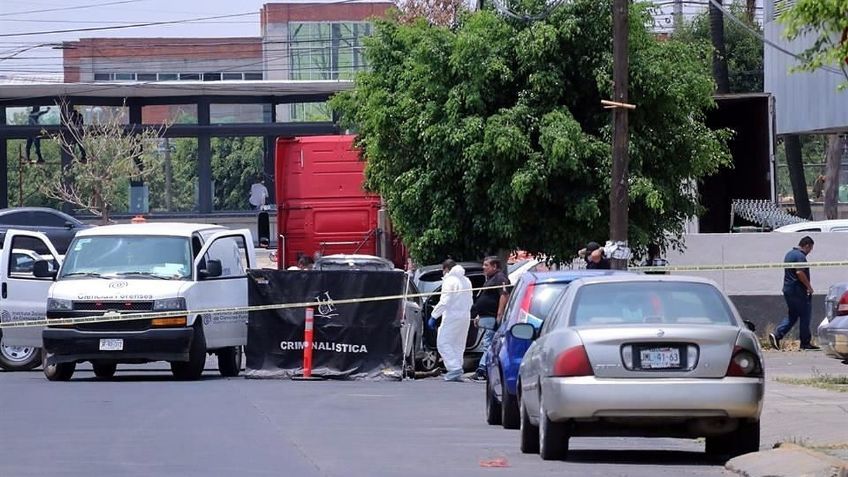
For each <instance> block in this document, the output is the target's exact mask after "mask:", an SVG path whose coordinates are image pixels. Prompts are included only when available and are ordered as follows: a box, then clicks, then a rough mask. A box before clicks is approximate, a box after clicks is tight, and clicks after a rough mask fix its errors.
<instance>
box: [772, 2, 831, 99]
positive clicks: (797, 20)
mask: <svg viewBox="0 0 848 477" xmlns="http://www.w3.org/2000/svg"><path fill="white" fill-rule="evenodd" d="M778 21H779V22H780V23H782V24H783V25H784V27H785V28H786V30H785V32H784V34H785V35H786V38H788V39H790V40H795V39H798V38H802V37H804V36H807V35H810V36H812V37H813V38H814V40H813V43H812V45H811V46H810V47H808V48H807V49H805V50H804V51H803V52H801V59H802V63H801V64H800V65H798V69H800V70H802V71H813V70H816V69H818V68H821V67H825V66H827V67H833V66H838V67H840V68H841V69H842V73H843V74H844V75H845V78H846V83H843V84H842V85H841V86H842V87H845V86H846V85H848V0H796V1H795V2H792V4H791V5H790V6H789V7H788V8H787V9H786V10H784V11H783V13H781V14H780V16H779V17H778Z"/></svg>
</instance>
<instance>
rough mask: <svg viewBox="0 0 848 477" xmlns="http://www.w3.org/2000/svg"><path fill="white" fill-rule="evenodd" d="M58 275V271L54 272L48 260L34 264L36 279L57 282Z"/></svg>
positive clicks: (33, 270)
mask: <svg viewBox="0 0 848 477" xmlns="http://www.w3.org/2000/svg"><path fill="white" fill-rule="evenodd" d="M57 273H58V271H57V270H52V267H51V266H50V261H48V260H36V261H35V263H33V264H32V274H33V276H35V277H36V278H52V279H54V280H55V279H56V274H57Z"/></svg>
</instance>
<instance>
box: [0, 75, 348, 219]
mask: <svg viewBox="0 0 848 477" xmlns="http://www.w3.org/2000/svg"><path fill="white" fill-rule="evenodd" d="M352 88H353V82H352V81H346V80H345V81H342V80H324V81H321V80H319V81H299V80H270V81H265V80H263V81H161V82H143V81H142V82H129V81H128V82H112V83H105V82H104V83H100V82H97V83H53V82H47V83H44V82H33V83H20V82H15V83H0V208H3V207H7V206H8V205H9V177H8V158H7V147H8V146H7V141H8V140H10V139H30V138H35V137H38V136H40V135H43V134H44V132H47V133H48V134H55V133H57V132H59V131H61V130H62V129H63V128H64V127H65V126H63V125H46V124H44V125H42V124H38V125H17V124H7V112H6V109H7V108H14V107H22V106H44V105H57V106H60V107H62V108H69V107H73V106H120V107H126V108H127V110H128V119H129V121H128V124H127V125H126V128H127V130H128V131H132V130H134V129H135V128H138V127H139V126H140V125H142V124H143V121H142V108H143V107H145V106H160V105H184V104H185V105H194V106H196V108H197V121H196V123H192V124H173V125H171V126H169V127H168V128H167V129H166V130H165V131H164V133H163V134H162V135H163V136H164V137H190V138H192V137H193V138H197V161H198V162H197V164H198V202H197V208H198V212H199V213H201V214H208V213H211V212H212V210H213V206H212V202H213V191H212V176H211V174H212V170H211V160H212V159H211V158H212V150H211V140H212V138H213V137H247V136H260V137H262V138H263V139H264V143H265V157H264V170H265V174H266V175H267V176H268V177H273V172H274V150H275V147H274V145H275V142H274V141H275V139H276V138H277V137H281V136H282V137H294V136H314V135H327V134H339V132H340V130H339V128H338V127H337V126H336V124H335V123H334V122H332V121H324V122H280V121H278V120H277V116H276V114H277V108H276V106H278V105H286V104H292V103H315V102H322V101H326V100H328V99H329V98H330V97H331V96H332V95H334V94H335V93H338V92H340V91H345V90H348V89H352ZM212 104H261V105H267V106H270V108H268V109H269V111H270V117H269V118H267V119H266V120H265V122H251V123H224V124H216V123H212V122H211V121H210V119H211V105H212ZM61 154H62V163H63V164H69V163H70V160H71V159H70V155H69V153H68V152H67V151H61ZM269 190H271V191H273V190H274V186H273V181H272V183H271V184H270V187H269ZM271 194H272V197H271V199H273V192H271ZM66 212H67V211H66Z"/></svg>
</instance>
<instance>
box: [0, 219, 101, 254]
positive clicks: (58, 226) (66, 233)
mask: <svg viewBox="0 0 848 477" xmlns="http://www.w3.org/2000/svg"><path fill="white" fill-rule="evenodd" d="M90 227H92V225H88V224H86V223H83V222H80V221H79V220H77V219H75V218H74V217H71V216H70V215H68V214H66V213H64V212H61V211H58V210H55V209H50V208H47V207H12V208H8V209H0V243H2V240H3V238H5V236H6V230H8V229H17V230H28V231H31V232H41V233H43V234H44V235H47V238H49V239H50V242H52V243H53V246H54V247H56V251H57V252H59V253H60V254H64V253H65V252H66V251H67V250H68V245H70V243H71V239H73V238H74V235H76V234H77V232H78V231H80V230H83V229H87V228H90ZM38 243H40V242H38ZM22 246H25V244H22ZM40 246H41V245H38V247H40ZM27 248H32V247H27ZM33 250H34V251H35V252H36V253H48V252H49V251H48V250H38V248H37V247H36V248H33Z"/></svg>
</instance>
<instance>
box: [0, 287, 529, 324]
mask: <svg viewBox="0 0 848 477" xmlns="http://www.w3.org/2000/svg"><path fill="white" fill-rule="evenodd" d="M512 286H513V285H512V284H508V285H497V286H492V287H478V288H468V289H463V290H455V291H450V292H428V293H408V294H403V295H384V296H373V297H363V298H346V299H341V300H322V301H310V302H301V303H275V304H272V305H254V306H241V307H229V308H204V309H202V310H170V311H157V312H150V313H120V312H117V311H107V312H105V313H103V314H100V315H91V316H77V317H72V318H50V319H47V318H46V317H45V318H43V319H38V320H18V321H7V322H5V323H0V329H3V328H31V327H38V326H48V325H49V326H68V325H76V324H80V323H105V322H110V321H134V320H149V319H153V318H173V317H174V315H175V314H180V315H182V314H183V313H185V314H186V315H217V314H222V313H237V312H245V311H248V312H249V311H268V310H285V309H289V308H310V307H313V308H314V307H318V306H326V305H346V304H352V303H368V302H374V301H391V300H403V299H407V298H415V297H422V298H423V297H430V296H433V295H441V294H442V293H459V292H463V291H472V292H474V291H480V290H493V289H499V288H504V287H512Z"/></svg>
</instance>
